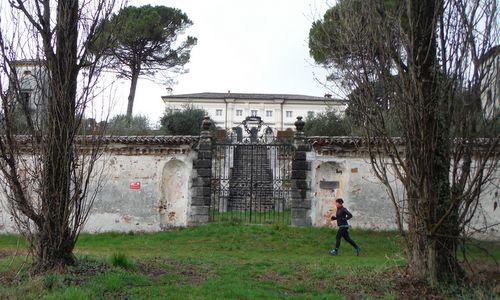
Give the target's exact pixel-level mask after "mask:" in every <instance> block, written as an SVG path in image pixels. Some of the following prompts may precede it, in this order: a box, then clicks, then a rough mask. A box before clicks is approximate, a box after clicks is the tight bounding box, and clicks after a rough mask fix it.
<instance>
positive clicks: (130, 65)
mask: <svg viewBox="0 0 500 300" xmlns="http://www.w3.org/2000/svg"><path fill="white" fill-rule="evenodd" d="M192 24H193V23H192V21H191V20H190V19H189V18H188V16H187V15H186V14H185V13H183V12H182V11H181V10H179V9H175V8H170V7H166V6H150V5H145V6H141V7H135V6H128V7H125V8H123V9H122V10H120V11H119V12H118V14H115V15H113V17H112V18H111V19H110V20H109V22H106V23H103V24H102V25H101V35H100V36H99V38H97V39H96V40H95V41H94V48H95V49H100V47H101V45H104V44H105V45H106V46H107V45H110V46H109V47H106V48H105V54H106V56H107V58H108V59H109V66H108V68H109V69H111V70H114V71H115V72H117V73H118V74H119V75H120V76H122V77H124V78H127V79H130V81H131V84H130V91H129V96H128V106H127V117H128V118H130V117H131V116H132V110H133V105H134V99H135V92H136V88H137V82H138V79H139V77H141V76H146V77H149V78H152V79H154V80H157V79H158V75H160V77H161V76H163V77H167V79H168V72H174V73H179V72H183V71H184V65H185V64H186V63H187V62H189V59H190V52H191V49H192V47H193V46H194V45H195V44H196V38H194V37H192V36H187V37H186V38H185V39H184V40H183V41H178V37H179V36H180V35H181V34H182V33H183V32H184V31H185V30H186V28H188V27H189V26H190V25H192ZM108 41H111V43H110V44H109V43H108ZM159 73H160V74H159Z"/></svg>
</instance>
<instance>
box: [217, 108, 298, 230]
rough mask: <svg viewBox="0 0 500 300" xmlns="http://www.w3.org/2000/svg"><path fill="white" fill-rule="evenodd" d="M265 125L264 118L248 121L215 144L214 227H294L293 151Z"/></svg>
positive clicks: (249, 118) (254, 118) (250, 118)
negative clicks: (223, 223)
mask: <svg viewBox="0 0 500 300" xmlns="http://www.w3.org/2000/svg"><path fill="white" fill-rule="evenodd" d="M262 125H263V122H262V121H261V119H260V117H247V118H246V119H245V121H244V122H243V123H242V126H239V127H236V128H233V130H232V131H231V132H229V133H228V134H227V136H225V137H224V138H222V140H216V141H215V143H214V149H213V154H212V158H213V162H212V188H211V190H212V195H211V205H210V206H211V207H210V208H211V210H210V211H211V220H212V221H231V222H238V223H289V222H290V201H289V199H290V188H291V180H290V175H291V158H292V145H291V144H290V143H288V142H285V141H282V140H278V139H276V138H275V136H274V131H273V130H272V129H271V128H270V127H265V128H263V126H262Z"/></svg>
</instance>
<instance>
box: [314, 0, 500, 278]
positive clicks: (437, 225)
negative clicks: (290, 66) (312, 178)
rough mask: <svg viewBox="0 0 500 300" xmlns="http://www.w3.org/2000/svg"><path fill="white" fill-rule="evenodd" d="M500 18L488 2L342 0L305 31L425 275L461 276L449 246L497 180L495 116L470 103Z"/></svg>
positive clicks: (497, 38) (477, 96)
mask: <svg viewBox="0 0 500 300" xmlns="http://www.w3.org/2000/svg"><path fill="white" fill-rule="evenodd" d="M498 25H499V23H498V9H497V4H496V0H474V1H468V0H395V1H388V0H374V1H360V0H340V1H338V2H337V5H336V6H334V7H332V8H330V9H329V10H328V11H327V12H326V13H325V15H324V18H323V19H322V20H318V21H316V22H314V23H313V24H312V27H311V30H310V36H309V47H310V53H311V56H312V57H313V58H314V60H315V61H316V62H317V63H319V64H321V65H323V66H325V67H326V68H328V70H329V71H330V76H329V78H328V79H329V80H336V81H338V82H339V83H340V84H338V85H337V86H338V87H340V88H342V89H343V91H344V93H345V94H346V95H349V101H350V105H349V110H350V112H349V114H350V115H352V116H355V121H356V122H357V123H358V124H361V125H362V128H363V133H364V135H365V137H366V144H367V145H369V152H370V162H371V164H372V168H373V170H374V174H375V175H376V176H377V177H378V178H379V179H380V181H381V183H382V184H384V185H385V186H386V188H387V191H388V194H389V196H390V198H391V200H392V201H393V204H394V208H395V212H396V223H397V225H398V228H399V231H400V235H401V237H402V243H403V246H404V248H405V250H406V257H407V261H408V264H409V267H410V270H411V272H412V274H413V275H414V276H415V277H417V278H421V279H425V280H427V281H428V282H429V283H431V285H437V283H438V282H442V281H448V280H452V281H459V280H462V279H463V278H464V272H463V269H462V267H461V265H460V264H459V263H458V258H457V252H458V244H459V242H461V241H464V240H466V239H467V238H468V234H469V233H470V230H471V229H470V222H471V220H472V219H473V218H477V214H478V213H481V209H480V204H479V199H480V196H481V194H482V192H483V191H484V190H485V189H486V187H488V186H489V184H491V181H492V180H494V179H495V172H496V168H497V166H498V146H499V136H498V129H495V128H498V127H499V122H500V121H499V120H498V119H497V120H496V121H492V120H489V121H488V120H486V119H485V115H484V113H483V112H482V111H481V105H480V104H481V97H482V96H483V93H484V89H485V87H487V86H489V85H491V84H493V82H492V81H491V80H490V81H488V78H489V76H488V74H490V72H491V66H489V65H487V64H485V63H484V62H483V61H484V57H485V55H486V54H487V53H488V51H489V50H490V49H492V48H493V47H494V46H495V45H498V44H499V42H500V34H499V27H498ZM351 104H354V105H351ZM395 129H396V130H395ZM394 132H397V133H398V134H400V137H401V139H399V140H395V139H393V138H392V136H393V134H394ZM492 133H493V136H492ZM495 134H496V136H495ZM483 137H493V138H492V139H489V140H488V142H487V143H484V140H482V138H483ZM375 141H376V143H374V142H375ZM396 141H401V142H402V143H403V145H404V150H402V149H401V147H400V146H401V145H400V144H399V142H396ZM481 145H482V146H481ZM394 178H396V179H398V182H399V183H401V184H402V186H403V187H404V191H405V192H404V195H398V193H397V191H396V190H395V188H394V183H393V182H394ZM478 230H479V231H480V230H486V229H485V228H482V229H481V228H474V231H475V232H476V231H478Z"/></svg>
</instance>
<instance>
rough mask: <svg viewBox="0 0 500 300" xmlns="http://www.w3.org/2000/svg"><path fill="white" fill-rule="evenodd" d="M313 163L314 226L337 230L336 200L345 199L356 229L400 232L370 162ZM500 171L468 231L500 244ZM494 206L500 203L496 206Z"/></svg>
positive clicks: (336, 159)
mask: <svg viewBox="0 0 500 300" xmlns="http://www.w3.org/2000/svg"><path fill="white" fill-rule="evenodd" d="M308 160H310V161H311V174H310V180H311V200H312V201H311V220H312V224H313V226H335V224H336V223H334V222H335V221H331V220H330V218H331V216H332V214H334V213H335V211H336V208H335V199H336V198H342V199H343V200H344V202H345V203H344V206H345V207H346V208H347V209H348V210H349V211H350V212H351V213H352V214H353V218H352V219H351V220H349V224H350V225H352V226H353V227H354V228H365V229H374V230H389V229H397V225H396V218H395V209H394V205H393V203H392V202H391V200H390V198H389V195H388V194H387V189H386V188H385V186H384V185H383V184H381V183H380V181H379V179H378V178H377V177H376V176H375V174H374V171H373V169H372V167H371V165H370V163H369V160H368V158H366V157H365V158H363V157H353V156H348V157H344V156H335V155H318V154H316V153H314V152H310V153H308ZM321 181H330V182H331V181H337V182H338V183H339V186H338V188H336V189H325V188H320V182H321ZM390 181H391V185H392V186H393V190H394V191H396V193H397V196H398V199H400V200H403V197H404V194H403V187H402V185H401V183H400V182H399V181H398V180H396V179H393V180H390ZM499 186H500V170H496V173H495V174H494V175H493V176H492V181H491V183H490V184H488V185H487V186H485V187H484V189H483V192H482V194H481V199H480V202H479V207H478V209H477V211H476V215H475V216H474V218H473V219H472V221H471V226H470V229H469V232H470V233H473V232H474V231H475V230H476V229H479V228H481V229H482V232H483V233H481V234H475V236H476V237H479V238H483V239H491V240H500V226H499V224H500V207H498V208H497V206H500V203H498V202H499V197H498V193H499V188H498V187H499ZM495 203H497V204H496V205H495Z"/></svg>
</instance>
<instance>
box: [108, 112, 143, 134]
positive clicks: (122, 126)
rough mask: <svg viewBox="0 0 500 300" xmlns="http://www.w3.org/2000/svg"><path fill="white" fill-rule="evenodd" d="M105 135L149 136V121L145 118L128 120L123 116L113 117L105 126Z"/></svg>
mask: <svg viewBox="0 0 500 300" xmlns="http://www.w3.org/2000/svg"><path fill="white" fill-rule="evenodd" d="M106 133H107V134H110V135H151V134H152V130H151V128H150V127H149V119H148V117H146V116H140V115H139V116H133V117H132V119H130V120H128V118H127V116H125V115H117V116H114V117H113V118H112V119H111V120H109V122H108V124H107V125H106Z"/></svg>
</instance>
